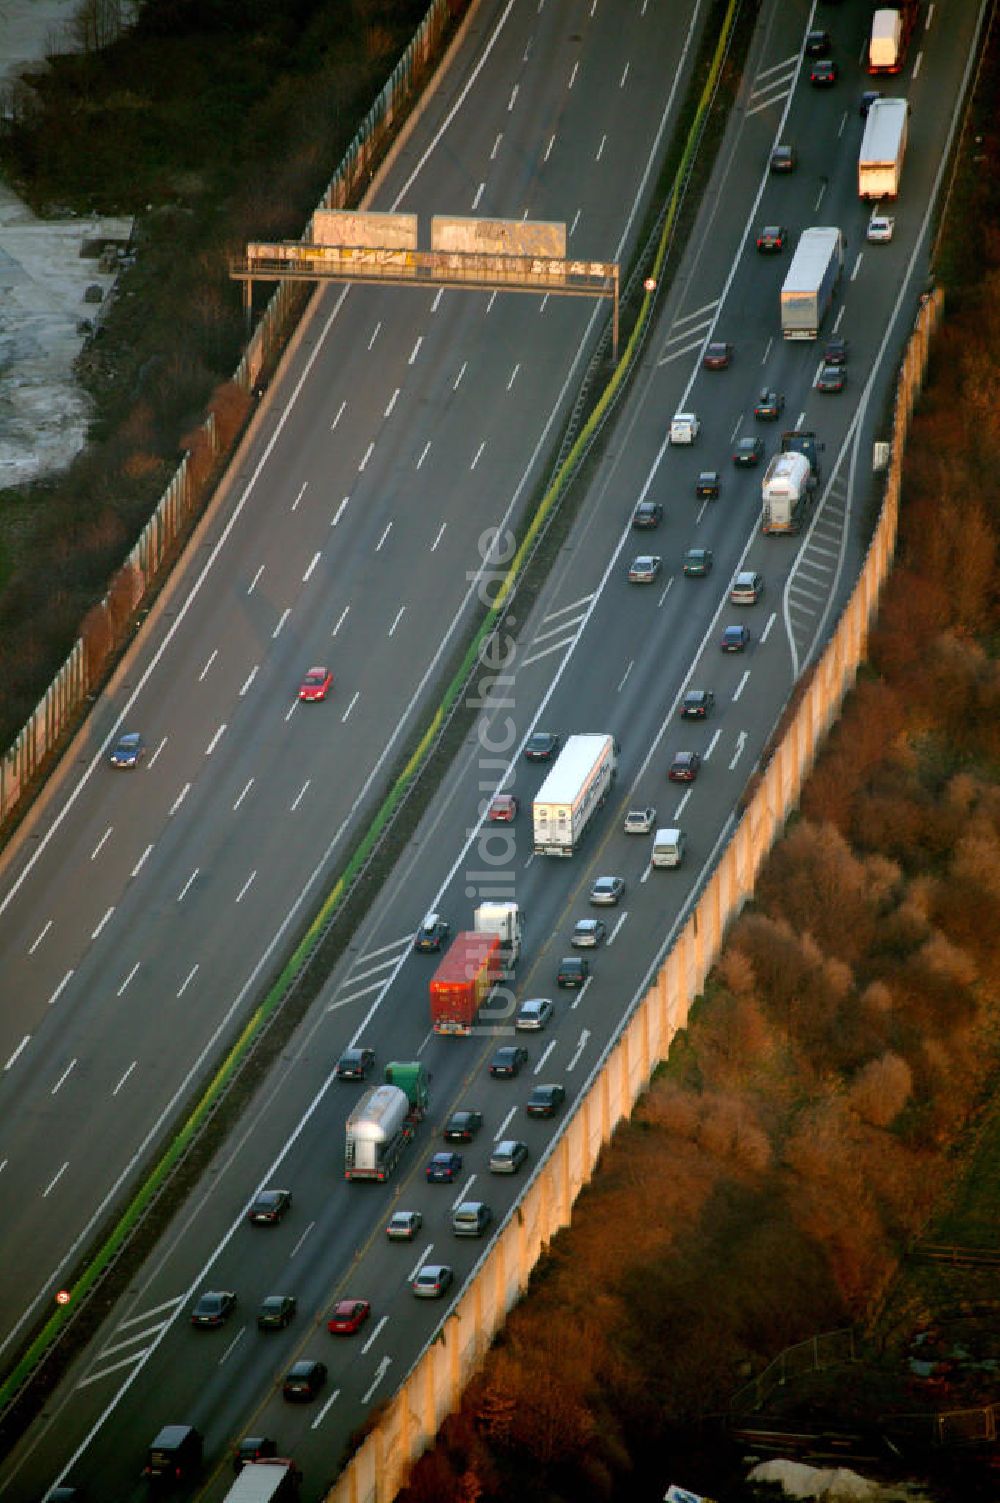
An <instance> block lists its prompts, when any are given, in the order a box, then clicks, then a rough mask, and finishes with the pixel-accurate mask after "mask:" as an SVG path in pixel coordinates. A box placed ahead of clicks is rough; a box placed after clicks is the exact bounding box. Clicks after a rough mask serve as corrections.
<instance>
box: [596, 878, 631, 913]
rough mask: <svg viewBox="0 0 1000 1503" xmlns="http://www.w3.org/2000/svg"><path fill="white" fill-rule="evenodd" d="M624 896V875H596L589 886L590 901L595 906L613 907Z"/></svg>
mask: <svg viewBox="0 0 1000 1503" xmlns="http://www.w3.org/2000/svg"><path fill="white" fill-rule="evenodd" d="M624 896H625V878H624V877H598V878H596V880H595V881H594V882H593V883H592V885H591V888H590V901H591V902H592V903H593V904H594V906H595V907H597V908H613V907H614V906H615V904H616V903H620V902H621V900H622V898H623V897H624Z"/></svg>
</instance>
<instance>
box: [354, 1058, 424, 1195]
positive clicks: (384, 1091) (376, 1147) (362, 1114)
mask: <svg viewBox="0 0 1000 1503" xmlns="http://www.w3.org/2000/svg"><path fill="white" fill-rule="evenodd" d="M390 1072H391V1074H392V1079H393V1080H397V1081H399V1084H397V1085H392V1084H389V1083H386V1084H385V1085H378V1086H372V1088H371V1090H369V1091H366V1092H365V1094H364V1095H363V1096H362V1098H361V1100H360V1101H359V1102H358V1104H357V1106H356V1107H355V1108H354V1110H353V1112H351V1115H350V1116H349V1117H348V1119H347V1127H346V1142H345V1149H344V1178H345V1179H375V1180H386V1179H388V1178H389V1176H390V1175H391V1174H392V1172H393V1170H394V1169H395V1167H396V1165H397V1163H398V1162H399V1158H400V1155H401V1154H402V1153H403V1151H404V1150H405V1149H406V1148H407V1146H408V1145H409V1144H410V1143H411V1142H412V1141H413V1137H414V1134H415V1133H416V1130H417V1125H418V1123H420V1122H421V1121H423V1117H424V1113H425V1111H426V1110H427V1102H428V1091H427V1080H428V1076H427V1071H426V1070H425V1069H424V1067H423V1065H421V1064H401V1063H394V1064H392V1065H389V1066H387V1067H386V1074H387V1075H388V1074H390Z"/></svg>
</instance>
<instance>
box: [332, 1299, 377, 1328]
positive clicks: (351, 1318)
mask: <svg viewBox="0 0 1000 1503" xmlns="http://www.w3.org/2000/svg"><path fill="white" fill-rule="evenodd" d="M371 1313H372V1307H371V1305H370V1304H369V1303H368V1301H367V1300H366V1299H342V1300H338V1301H337V1303H336V1304H335V1305H334V1307H333V1314H332V1315H331V1316H330V1319H329V1320H328V1321H327V1323H326V1328H327V1330H328V1331H329V1332H330V1335H331V1336H353V1335H354V1333H355V1331H360V1330H361V1327H362V1326H363V1325H364V1323H365V1321H366V1320H367V1319H368V1317H369V1315H370V1314H371Z"/></svg>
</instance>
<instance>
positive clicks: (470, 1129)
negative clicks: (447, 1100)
mask: <svg viewBox="0 0 1000 1503" xmlns="http://www.w3.org/2000/svg"><path fill="white" fill-rule="evenodd" d="M482 1125H483V1114H482V1112H471V1111H466V1112H452V1114H451V1116H450V1117H449V1118H448V1120H447V1122H446V1123H445V1124H444V1137H445V1141H446V1142H448V1143H471V1142H472V1140H473V1138H474V1137H475V1136H476V1133H477V1132H478V1131H479V1129H480V1128H481V1127H482Z"/></svg>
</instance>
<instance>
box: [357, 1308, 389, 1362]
mask: <svg viewBox="0 0 1000 1503" xmlns="http://www.w3.org/2000/svg"><path fill="white" fill-rule="evenodd" d="M388 1323H389V1317H388V1315H383V1316H382V1319H381V1320H380V1321H379V1323H378V1325H377V1326H376V1327H375V1329H374V1331H372V1333H371V1335H370V1336H369V1338H368V1340H367V1341H366V1342H365V1344H364V1346H363V1347H362V1348H361V1355H362V1357H366V1356H367V1355H368V1353H369V1352H370V1351H371V1349H372V1347H373V1346H374V1345H375V1342H376V1341H377V1340H378V1338H379V1337H380V1336H381V1334H382V1332H383V1330H384V1329H385V1327H386V1326H387V1325H388Z"/></svg>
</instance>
